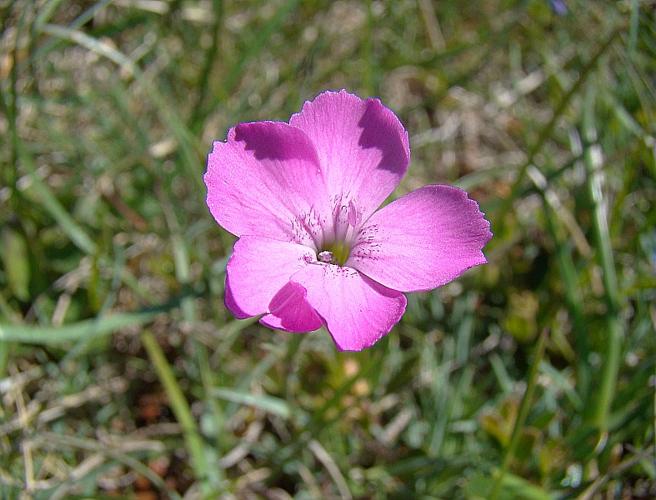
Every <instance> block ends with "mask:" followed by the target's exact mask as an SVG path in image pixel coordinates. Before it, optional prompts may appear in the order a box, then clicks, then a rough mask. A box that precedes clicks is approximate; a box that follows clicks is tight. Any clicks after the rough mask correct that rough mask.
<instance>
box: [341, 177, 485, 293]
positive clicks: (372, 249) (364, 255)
mask: <svg viewBox="0 0 656 500" xmlns="http://www.w3.org/2000/svg"><path fill="white" fill-rule="evenodd" d="M491 237H492V233H491V232H490V223H489V222H488V221H487V220H485V218H484V216H483V214H482V213H481V212H480V210H479V208H478V204H477V203H476V202H475V201H474V200H471V199H469V198H468V197H467V193H466V192H464V191H462V190H461V189H458V188H455V187H451V186H435V185H432V186H425V187H422V188H420V189H417V190H416V191H413V192H412V193H410V194H407V195H405V196H403V197H402V198H399V199H398V200H396V201H395V202H393V203H390V204H389V205H387V206H386V207H384V208H382V209H381V210H379V211H378V212H376V213H375V214H373V215H372V216H371V218H370V219H369V220H368V221H367V222H366V223H365V224H364V226H363V227H362V229H361V230H360V234H359V237H358V241H357V242H356V244H355V245H354V247H353V248H352V249H351V255H350V257H349V260H348V261H347V265H349V266H351V267H354V268H356V269H357V270H359V271H360V272H362V273H364V274H366V275H367V276H369V277H370V278H372V279H374V280H376V281H377V282H379V283H382V284H383V285H385V286H387V287H390V288H393V289H394V290H400V291H402V292H410V291H420V290H431V289H433V288H436V287H438V286H441V285H444V284H445V283H448V282H449V281H451V280H453V279H455V278H457V277H458V276H460V275H461V274H462V273H463V272H465V271H466V270H467V269H469V268H470V267H473V266H477V265H479V264H485V262H487V261H486V259H485V256H484V255H483V252H482V249H483V247H484V246H485V244H486V243H487V242H488V241H489V240H490V238H491Z"/></svg>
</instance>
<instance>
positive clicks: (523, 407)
mask: <svg viewBox="0 0 656 500" xmlns="http://www.w3.org/2000/svg"><path fill="white" fill-rule="evenodd" d="M547 332H548V330H547V329H546V328H545V329H544V330H542V333H541V334H540V337H538V343H537V345H536V346H535V354H534V356H533V362H532V364H531V369H530V371H529V374H528V380H527V382H526V391H525V392H524V396H523V397H522V402H521V404H520V405H519V411H518V412H517V418H516V419H515V424H514V426H513V430H512V434H511V436H510V443H508V447H507V448H506V452H505V454H504V456H503V462H502V464H501V470H500V471H499V474H498V475H497V478H496V481H495V482H494V486H493V488H492V493H491V494H490V499H491V500H496V499H497V498H498V497H499V493H500V492H501V485H502V484H503V478H504V476H505V475H506V472H507V471H508V467H509V466H510V462H512V459H513V456H514V455H515V451H516V450H517V445H518V444H519V437H520V435H521V431H522V429H523V428H524V424H525V423H526V417H528V412H529V410H530V408H531V402H532V401H533V395H534V394H535V388H536V386H537V381H538V373H539V366H540V362H541V361H542V357H543V356H544V349H545V346H546V344H547Z"/></svg>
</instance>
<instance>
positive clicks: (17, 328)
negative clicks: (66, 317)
mask: <svg viewBox="0 0 656 500" xmlns="http://www.w3.org/2000/svg"><path fill="white" fill-rule="evenodd" d="M161 312H162V309H160V308H158V309H149V310H143V311H138V312H131V313H116V314H108V315H107V316H101V317H99V318H94V319H88V320H84V321H80V322H77V323H71V324H69V325H63V326H59V327H54V326H34V325H7V324H0V341H12V342H25V343H28V344H43V345H46V344H59V343H62V342H70V341H76V340H81V339H87V338H88V337H91V336H101V335H109V334H111V333H114V332H115V331H117V330H120V329H122V328H126V327H128V326H139V325H142V324H144V323H147V322H148V321H151V320H152V319H153V318H154V317H155V316H157V315H158V314H160V313H161Z"/></svg>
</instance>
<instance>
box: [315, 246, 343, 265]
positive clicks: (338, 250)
mask: <svg viewBox="0 0 656 500" xmlns="http://www.w3.org/2000/svg"><path fill="white" fill-rule="evenodd" d="M350 253H351V248H350V246H349V245H347V244H346V242H344V241H335V242H333V243H330V244H327V245H325V246H324V248H323V249H322V250H321V252H319V253H318V255H317V259H318V260H319V262H325V263H326V264H336V265H338V266H343V265H344V264H346V261H347V260H348V258H349V254H350Z"/></svg>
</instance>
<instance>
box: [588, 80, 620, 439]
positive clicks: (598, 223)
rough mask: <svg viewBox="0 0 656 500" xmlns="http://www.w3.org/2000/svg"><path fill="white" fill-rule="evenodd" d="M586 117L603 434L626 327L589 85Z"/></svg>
mask: <svg viewBox="0 0 656 500" xmlns="http://www.w3.org/2000/svg"><path fill="white" fill-rule="evenodd" d="M585 97H586V99H585V106H584V110H585V111H584V114H583V138H584V148H585V149H584V155H583V158H584V161H585V168H586V174H587V175H586V188H587V191H588V196H589V198H590V202H591V204H592V229H593V233H594V242H595V246H596V250H597V252H596V253H597V259H598V260H599V265H600V266H601V272H602V276H603V284H604V299H605V301H606V308H607V310H606V314H605V315H604V322H605V331H606V334H607V338H606V341H605V342H604V351H603V358H602V359H603V361H602V363H603V364H602V367H601V374H600V378H599V390H598V391H597V392H596V394H595V396H594V397H595V401H594V404H593V405H591V408H592V412H593V414H592V422H593V423H594V424H595V425H596V426H597V428H598V429H599V431H600V432H602V433H605V432H607V430H608V414H609V412H610V406H611V403H612V401H613V397H614V394H615V385H616V382H617V375H618V373H619V368H620V358H621V351H622V338H623V336H624V331H623V330H624V327H623V325H622V321H621V319H620V315H619V310H620V305H619V298H618V296H619V295H618V285H617V276H616V274H615V262H614V259H613V250H612V246H611V241H610V232H609V229H608V218H607V213H606V204H605V203H604V197H603V189H602V183H603V172H602V170H601V166H602V163H603V158H602V154H601V148H600V146H599V144H597V143H596V142H597V130H596V127H595V123H594V103H595V94H594V86H593V85H589V86H588V89H587V92H586V96H585Z"/></svg>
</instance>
